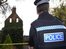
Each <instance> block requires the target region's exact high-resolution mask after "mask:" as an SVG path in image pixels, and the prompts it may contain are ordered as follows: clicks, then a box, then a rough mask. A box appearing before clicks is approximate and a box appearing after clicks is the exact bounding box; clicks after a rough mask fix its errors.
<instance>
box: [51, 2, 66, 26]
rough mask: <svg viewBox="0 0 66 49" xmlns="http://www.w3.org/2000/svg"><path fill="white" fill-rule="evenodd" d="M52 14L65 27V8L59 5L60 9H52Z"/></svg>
mask: <svg viewBox="0 0 66 49" xmlns="http://www.w3.org/2000/svg"><path fill="white" fill-rule="evenodd" d="M52 13H53V15H55V16H56V17H57V18H59V19H60V20H61V21H62V22H63V23H64V24H65V25H66V6H65V5H63V3H62V4H61V5H60V7H57V8H54V11H52Z"/></svg>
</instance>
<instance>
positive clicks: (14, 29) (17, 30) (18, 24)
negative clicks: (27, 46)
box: [2, 7, 23, 49]
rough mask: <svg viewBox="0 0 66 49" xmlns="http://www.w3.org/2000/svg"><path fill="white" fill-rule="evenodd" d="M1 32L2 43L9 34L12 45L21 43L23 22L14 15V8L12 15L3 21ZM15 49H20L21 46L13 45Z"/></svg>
mask: <svg viewBox="0 0 66 49" xmlns="http://www.w3.org/2000/svg"><path fill="white" fill-rule="evenodd" d="M2 30H3V37H2V43H3V42H4V40H5V37H6V36H7V35H8V34H9V35H10V37H11V39H12V42H13V43H22V40H23V21H22V20H21V18H20V17H19V16H18V15H17V14H16V8H15V7H13V9H12V14H11V15H10V16H9V17H8V18H7V19H6V20H5V26H4V28H3V29H2ZM15 46H16V48H17V49H22V46H20V45H15Z"/></svg>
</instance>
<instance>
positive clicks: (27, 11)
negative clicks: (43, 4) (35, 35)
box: [0, 0, 66, 49]
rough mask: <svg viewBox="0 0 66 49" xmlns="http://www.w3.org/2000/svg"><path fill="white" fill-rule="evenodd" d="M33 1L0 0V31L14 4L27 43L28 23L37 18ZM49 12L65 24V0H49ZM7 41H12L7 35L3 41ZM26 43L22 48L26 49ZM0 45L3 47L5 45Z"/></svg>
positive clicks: (0, 31)
mask: <svg viewBox="0 0 66 49" xmlns="http://www.w3.org/2000/svg"><path fill="white" fill-rule="evenodd" d="M34 1H35V0H0V33H2V28H3V27H4V22H5V20H6V19H7V18H8V17H9V16H10V14H11V13H12V10H11V9H12V8H13V7H14V6H15V7H16V12H17V14H18V16H19V17H20V18H21V19H22V20H23V30H24V32H23V41H24V43H26V45H27V44H28V40H29V30H30V24H31V23H32V22H33V21H34V20H35V19H37V18H38V15H37V12H36V6H35V5H34V4H33V3H34ZM49 13H50V14H52V15H54V16H55V17H56V18H58V19H59V20H60V21H61V22H62V23H63V24H64V25H65V26H66V0H50V7H49ZM0 36H1V35H0ZM8 42H10V43H11V42H12V41H11V39H10V36H9V35H8V36H7V38H6V40H5V42H4V43H8ZM26 45H25V46H24V45H23V46H24V49H27V48H26V47H28V46H26ZM0 47H2V49H4V48H5V47H7V46H0ZM3 47H4V48H3ZM8 47H9V46H8ZM11 47H12V46H11ZM8 49H13V48H8Z"/></svg>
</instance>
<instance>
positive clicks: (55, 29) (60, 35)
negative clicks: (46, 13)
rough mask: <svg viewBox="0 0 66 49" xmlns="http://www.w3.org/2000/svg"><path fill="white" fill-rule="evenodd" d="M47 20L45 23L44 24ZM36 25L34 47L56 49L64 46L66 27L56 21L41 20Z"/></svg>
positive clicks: (65, 43)
mask: <svg viewBox="0 0 66 49" xmlns="http://www.w3.org/2000/svg"><path fill="white" fill-rule="evenodd" d="M45 22H47V24H45ZM42 23H44V25H41V26H39V27H36V31H37V33H36V40H37V41H35V43H36V47H37V48H38V49H57V48H60V47H65V46H66V27H65V26H64V25H63V24H62V23H60V22H59V21H58V23H56V22H55V21H43V22H42Z"/></svg>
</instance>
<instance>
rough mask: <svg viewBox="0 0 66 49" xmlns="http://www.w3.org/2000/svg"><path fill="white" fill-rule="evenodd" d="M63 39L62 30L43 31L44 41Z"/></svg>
mask: <svg viewBox="0 0 66 49" xmlns="http://www.w3.org/2000/svg"><path fill="white" fill-rule="evenodd" d="M60 41H64V33H63V32H53V33H44V42H60Z"/></svg>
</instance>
